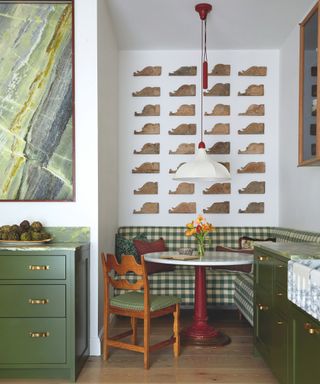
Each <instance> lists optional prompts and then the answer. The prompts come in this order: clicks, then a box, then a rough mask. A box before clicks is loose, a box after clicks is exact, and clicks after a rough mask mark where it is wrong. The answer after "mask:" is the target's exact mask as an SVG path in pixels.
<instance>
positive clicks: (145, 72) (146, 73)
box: [133, 66, 161, 76]
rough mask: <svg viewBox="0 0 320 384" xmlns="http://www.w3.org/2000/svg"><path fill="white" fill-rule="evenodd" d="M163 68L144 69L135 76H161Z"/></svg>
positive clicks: (134, 73) (149, 67) (135, 73)
mask: <svg viewBox="0 0 320 384" xmlns="http://www.w3.org/2000/svg"><path fill="white" fill-rule="evenodd" d="M160 75H161V67H160V66H154V67H152V66H148V67H144V68H143V69H142V70H141V71H136V72H133V76H160Z"/></svg>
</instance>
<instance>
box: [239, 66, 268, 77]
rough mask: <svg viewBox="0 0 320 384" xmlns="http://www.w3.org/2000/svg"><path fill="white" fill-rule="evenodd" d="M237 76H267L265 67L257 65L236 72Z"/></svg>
mask: <svg viewBox="0 0 320 384" xmlns="http://www.w3.org/2000/svg"><path fill="white" fill-rule="evenodd" d="M238 75H239V76H267V67H258V66H256V65H254V66H252V67H250V68H248V69H245V70H243V71H239V72H238Z"/></svg>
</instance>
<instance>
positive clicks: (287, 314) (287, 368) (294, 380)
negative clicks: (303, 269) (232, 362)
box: [254, 245, 320, 384]
mask: <svg viewBox="0 0 320 384" xmlns="http://www.w3.org/2000/svg"><path fill="white" fill-rule="evenodd" d="M276 247H277V245H273V246H267V245H263V246H260V245H258V246H256V247H255V264H254V292H255V294H254V346H255V349H256V350H257V351H258V352H259V353H260V354H261V355H262V357H263V358H264V359H265V361H266V362H267V364H268V365H269V367H270V368H271V370H272V372H273V373H274V375H275V377H276V378H277V379H278V381H279V383H280V384H315V383H320V369H319V367H318V360H319V356H320V323H319V322H318V321H316V320H315V319H314V318H312V317H311V316H309V315H308V314H306V313H305V312H304V311H302V310H300V309H299V308H298V307H297V306H295V305H294V304H293V303H291V302H290V301H289V300H288V299H287V275H288V260H289V259H290V255H289V252H286V253H284V252H283V250H282V252H281V253H280V252H279V253H278V252H276V251H275V248H276ZM268 248H270V250H268ZM302 250H303V245H301V252H302ZM295 253H297V251H295ZM284 254H285V255H286V256H284ZM302 254H303V253H302Z"/></svg>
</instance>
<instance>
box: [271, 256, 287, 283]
mask: <svg viewBox="0 0 320 384" xmlns="http://www.w3.org/2000/svg"><path fill="white" fill-rule="evenodd" d="M274 270H275V281H276V283H279V284H282V285H284V286H287V281H288V266H287V263H285V262H283V261H280V260H275V263H274Z"/></svg>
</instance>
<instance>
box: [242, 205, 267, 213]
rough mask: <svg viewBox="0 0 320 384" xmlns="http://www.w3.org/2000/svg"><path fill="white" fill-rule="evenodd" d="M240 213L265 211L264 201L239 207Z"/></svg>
mask: <svg viewBox="0 0 320 384" xmlns="http://www.w3.org/2000/svg"><path fill="white" fill-rule="evenodd" d="M239 213H264V203H249V204H248V206H247V208H246V209H239Z"/></svg>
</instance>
